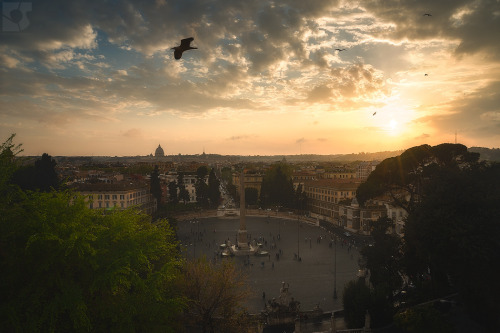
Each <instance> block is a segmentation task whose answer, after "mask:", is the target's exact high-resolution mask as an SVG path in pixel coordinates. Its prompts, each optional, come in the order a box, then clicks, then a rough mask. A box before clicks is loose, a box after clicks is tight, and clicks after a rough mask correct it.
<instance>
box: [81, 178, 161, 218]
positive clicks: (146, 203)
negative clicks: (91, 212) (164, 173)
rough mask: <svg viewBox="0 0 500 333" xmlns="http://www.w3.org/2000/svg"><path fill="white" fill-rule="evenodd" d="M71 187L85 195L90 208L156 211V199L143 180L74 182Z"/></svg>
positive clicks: (150, 212) (148, 212)
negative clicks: (136, 208) (133, 208)
mask: <svg viewBox="0 0 500 333" xmlns="http://www.w3.org/2000/svg"><path fill="white" fill-rule="evenodd" d="M73 188H74V189H75V190H76V191H77V192H79V193H81V194H82V195H84V196H86V201H87V204H88V207H89V208H90V209H113V208H115V209H127V208H130V207H138V208H139V209H140V210H142V211H144V212H145V213H147V214H150V215H152V214H154V212H155V211H156V199H154V197H153V195H152V194H151V192H150V190H149V184H148V183H144V182H130V181H122V182H116V183H96V184H89V183H85V184H78V183H76V184H74V185H73Z"/></svg>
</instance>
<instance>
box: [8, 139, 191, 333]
mask: <svg viewBox="0 0 500 333" xmlns="http://www.w3.org/2000/svg"><path fill="white" fill-rule="evenodd" d="M13 148H15V146H12V145H11V142H9V141H8V142H6V143H5V144H3V145H2V151H1V152H0V168H1V169H2V170H11V172H10V173H11V175H12V174H13V172H12V171H13V170H14V169H15V167H16V166H15V165H14V164H13V163H14V160H13V158H12V157H13V156H14V154H15V152H14V153H13ZM2 176H3V175H2ZM0 179H1V180H2V182H0V192H1V193H2V194H9V195H5V196H2V198H1V199H0V212H1V214H0V271H1V272H2V274H1V277H0V295H2V297H1V298H0V323H1V327H2V331H7V332H9V331H27V332H40V331H59V332H79V331H90V330H91V331H95V332H123V331H155V330H156V331H158V330H161V331H170V332H175V331H177V328H178V327H177V325H176V322H177V321H176V316H177V315H178V314H179V313H180V311H182V309H183V304H184V299H183V297H182V295H181V294H179V292H178V291H177V290H176V288H175V286H174V282H175V281H176V280H177V278H178V276H179V274H180V267H181V266H182V260H181V259H180V256H179V253H178V249H177V247H178V242H177V241H176V240H175V234H174V231H173V230H172V228H171V227H170V226H169V224H168V221H166V220H162V221H159V222H158V223H156V224H151V218H150V217H149V216H147V215H146V214H143V213H140V212H139V211H137V210H123V211H122V210H114V211H110V212H108V213H107V214H103V213H102V212H101V211H98V210H92V209H89V208H87V206H86V202H85V198H84V197H83V196H80V195H78V194H76V193H72V192H69V191H52V192H51V193H44V192H39V191H37V192H32V191H28V192H23V191H22V190H20V189H19V187H17V186H16V185H12V184H10V183H9V180H8V179H7V180H5V179H4V178H3V177H1V178H0ZM16 187H17V190H15V188H16Z"/></svg>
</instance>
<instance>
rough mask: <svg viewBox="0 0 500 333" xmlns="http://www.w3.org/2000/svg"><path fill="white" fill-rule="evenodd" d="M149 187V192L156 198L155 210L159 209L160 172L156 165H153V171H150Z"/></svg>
mask: <svg viewBox="0 0 500 333" xmlns="http://www.w3.org/2000/svg"><path fill="white" fill-rule="evenodd" d="M149 184H150V185H149V186H150V189H151V194H152V195H153V197H154V198H155V199H156V205H157V210H158V211H159V210H160V206H161V196H162V195H161V185H160V172H159V171H158V166H157V165H155V168H154V170H153V172H151V179H150V183H149Z"/></svg>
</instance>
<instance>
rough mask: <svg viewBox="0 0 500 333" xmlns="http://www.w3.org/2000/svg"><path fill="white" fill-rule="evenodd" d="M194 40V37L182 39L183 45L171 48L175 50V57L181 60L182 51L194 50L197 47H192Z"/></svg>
mask: <svg viewBox="0 0 500 333" xmlns="http://www.w3.org/2000/svg"><path fill="white" fill-rule="evenodd" d="M193 40H194V38H193V37H189V38H184V39H181V45H179V46H175V47H172V49H171V50H174V58H175V59H176V60H179V59H180V58H181V57H182V52H184V51H187V50H194V49H197V47H192V46H191V42H192V41H193Z"/></svg>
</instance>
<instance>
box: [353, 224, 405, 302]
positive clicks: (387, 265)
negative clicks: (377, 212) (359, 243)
mask: <svg viewBox="0 0 500 333" xmlns="http://www.w3.org/2000/svg"><path fill="white" fill-rule="evenodd" d="M391 228H392V220H391V219H390V218H388V217H381V218H379V219H378V220H377V221H375V222H373V223H372V230H371V235H372V236H373V244H372V245H371V246H365V247H363V248H362V249H361V255H362V256H363V259H364V261H365V266H366V268H367V269H369V270H370V282H371V283H372V285H373V286H374V288H380V289H383V290H385V292H386V293H387V294H389V293H392V291H393V290H396V289H397V288H399V287H400V286H401V283H402V280H401V276H400V265H399V259H400V256H401V251H400V248H401V240H400V238H399V236H397V235H394V234H392V233H387V231H388V230H390V229H391Z"/></svg>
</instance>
